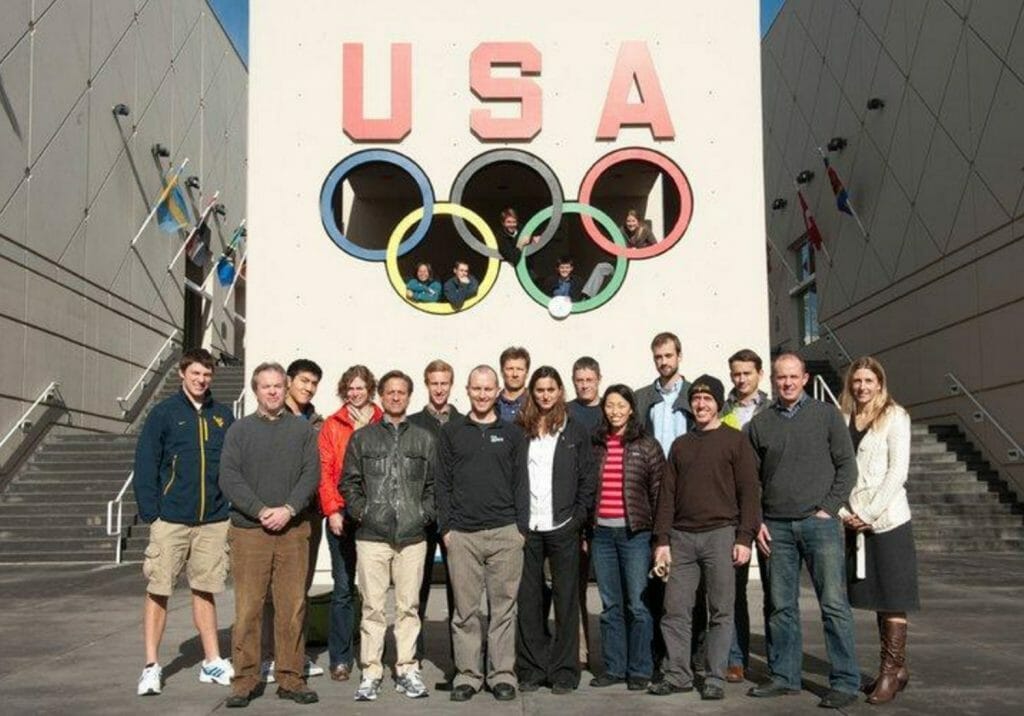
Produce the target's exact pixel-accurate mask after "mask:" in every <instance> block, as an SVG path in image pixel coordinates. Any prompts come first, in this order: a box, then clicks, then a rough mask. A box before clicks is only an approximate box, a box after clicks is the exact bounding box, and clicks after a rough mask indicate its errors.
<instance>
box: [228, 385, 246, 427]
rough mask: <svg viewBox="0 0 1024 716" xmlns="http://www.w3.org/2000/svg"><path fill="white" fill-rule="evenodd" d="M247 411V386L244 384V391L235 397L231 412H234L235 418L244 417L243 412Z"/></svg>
mask: <svg viewBox="0 0 1024 716" xmlns="http://www.w3.org/2000/svg"><path fill="white" fill-rule="evenodd" d="M244 411H245V386H242V391H241V392H240V393H239V394H238V397H237V398H235V402H234V403H232V404H231V412H232V414H234V416H235V419H236V420H237V419H238V418H240V417H242V413H243V412H244Z"/></svg>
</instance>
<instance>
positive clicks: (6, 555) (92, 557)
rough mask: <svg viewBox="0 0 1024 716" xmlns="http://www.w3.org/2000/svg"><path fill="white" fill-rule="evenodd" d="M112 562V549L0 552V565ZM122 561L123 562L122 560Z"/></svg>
mask: <svg viewBox="0 0 1024 716" xmlns="http://www.w3.org/2000/svg"><path fill="white" fill-rule="evenodd" d="M113 561H114V550H113V549H109V550H107V549H98V550H78V551H76V552H68V551H67V550H53V551H31V550H30V551H22V552H14V551H11V552H0V564H31V563H33V562H47V563H56V562H62V563H69V564H105V563H112V562H113ZM122 561H124V560H122Z"/></svg>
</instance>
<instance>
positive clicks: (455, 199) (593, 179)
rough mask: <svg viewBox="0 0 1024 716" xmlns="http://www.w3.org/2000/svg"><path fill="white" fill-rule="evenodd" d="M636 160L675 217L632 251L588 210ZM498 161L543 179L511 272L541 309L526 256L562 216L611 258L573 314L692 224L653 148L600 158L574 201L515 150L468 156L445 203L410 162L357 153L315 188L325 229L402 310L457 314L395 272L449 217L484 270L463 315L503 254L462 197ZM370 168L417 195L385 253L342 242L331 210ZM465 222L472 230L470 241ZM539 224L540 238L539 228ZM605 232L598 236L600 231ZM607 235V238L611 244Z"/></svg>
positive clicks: (670, 172) (676, 177)
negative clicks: (542, 194)
mask: <svg viewBox="0 0 1024 716" xmlns="http://www.w3.org/2000/svg"><path fill="white" fill-rule="evenodd" d="M630 161H639V162H644V163H647V164H651V165H653V166H654V167H656V168H657V169H658V170H660V171H661V173H662V174H663V175H664V176H665V177H667V179H668V180H670V181H671V182H672V184H674V186H675V190H676V192H677V194H678V198H677V200H676V201H677V203H678V207H679V213H678V216H677V217H676V220H675V223H674V224H673V225H672V227H671V228H670V229H668V231H667V232H666V234H665V237H664V238H663V239H662V240H661V241H659V242H657V243H655V244H653V245H650V246H643V247H631V246H630V245H629V243H628V241H627V239H626V235H625V233H624V232H623V230H622V228H621V227H620V226H619V225H618V224H617V223H616V222H615V221H614V220H613V219H612V218H611V217H610V216H608V215H607V214H606V213H605V212H603V211H602V210H601V209H599V208H597V207H596V206H593V205H592V204H591V203H590V201H591V198H592V196H593V193H594V187H595V186H596V185H597V183H598V181H599V180H600V179H601V177H602V176H603V175H605V174H606V173H607V172H609V171H611V170H612V169H613V168H614V167H616V166H617V165H620V164H622V163H624V162H630ZM499 162H505V163H512V164H520V165H522V166H524V167H526V168H527V169H530V170H532V171H533V172H535V173H536V174H537V175H539V176H540V178H541V179H542V180H543V182H544V184H545V185H546V186H547V189H548V192H549V193H550V195H551V205H550V206H548V207H547V208H545V209H542V210H540V211H538V212H537V213H536V214H534V215H533V216H531V217H530V218H529V219H528V220H527V221H526V223H525V224H523V226H522V227H521V230H520V235H523V236H536V237H537V238H536V240H535V242H534V243H531V244H527V245H526V246H525V247H524V248H523V249H522V254H521V258H520V260H519V263H518V264H517V266H516V267H515V270H516V276H517V278H518V279H519V282H520V284H521V285H522V287H523V289H524V290H525V291H526V294H527V295H528V296H530V298H532V299H533V300H534V301H535V302H537V303H538V304H539V305H541V306H543V307H544V308H547V307H548V303H549V302H550V301H551V297H550V296H548V295H547V294H546V293H544V292H543V291H541V289H540V288H539V287H538V286H537V284H536V282H535V281H534V278H533V277H532V276H531V274H530V271H529V269H528V267H527V258H528V257H530V256H531V255H533V254H535V253H537V252H538V251H540V250H541V249H543V248H544V247H545V246H547V244H548V243H549V242H550V241H551V240H552V239H553V238H554V236H555V233H556V232H557V231H558V228H559V225H560V224H561V221H562V217H563V216H564V215H566V214H569V215H572V214H577V215H579V217H580V220H581V222H582V224H583V230H584V233H585V235H586V236H587V238H589V239H590V240H591V241H593V242H594V243H595V244H596V245H597V246H598V247H599V248H600V249H601V250H602V251H604V252H606V253H608V254H611V255H612V256H614V257H615V266H614V269H613V270H612V274H611V277H610V279H609V280H608V281H607V282H606V283H605V285H603V286H602V288H601V289H600V290H599V291H598V292H597V293H596V294H594V295H593V296H590V297H587V298H584V299H583V300H580V301H575V302H573V304H572V313H584V312H586V311H591V310H593V309H595V308H599V307H600V306H603V305H604V304H605V303H607V302H608V301H609V300H610V299H611V298H612V297H613V296H614V295H615V294H616V293H617V292H618V290H619V288H621V286H622V284H623V282H624V281H625V278H626V271H627V267H628V263H629V261H630V260H631V259H632V260H644V259H650V258H654V257H656V256H660V255H661V254H663V253H665V252H666V251H668V250H669V249H671V248H672V247H673V246H675V245H676V244H677V243H679V241H680V240H681V239H682V238H683V235H684V234H685V233H686V230H687V228H688V227H689V225H690V220H691V219H692V218H693V191H692V189H691V187H690V182H689V180H688V179H687V177H686V174H684V173H683V170H682V169H680V168H679V167H678V166H677V165H676V163H675V162H673V161H672V160H671V159H669V158H668V157H667V156H665V155H664V154H662V153H661V152H658V151H656V150H653V149H646V148H642V147H629V148H625V149H617V150H614V151H611V152H609V153H608V154H606V155H604V156H603V157H601V158H600V159H599V160H598V161H597V162H595V163H594V165H593V166H592V167H591V168H590V169H589V170H588V171H587V173H586V175H585V176H584V177H583V180H582V182H581V183H580V187H579V190H578V192H577V197H578V198H577V199H576V200H575V201H572V200H568V201H567V200H566V198H565V194H564V192H563V190H562V185H561V183H560V182H559V180H558V177H557V176H556V175H555V173H554V171H552V169H551V167H549V166H548V165H547V164H546V163H545V162H544V161H543V160H542V159H540V157H537V156H536V155H534V154H530V153H529V152H526V151H523V150H521V149H507V148H506V149H494V150H491V151H488V152H484V153H483V154H480V155H478V156H477V157H474V158H473V159H472V160H470V162H469V163H468V164H466V166H464V167H463V168H462V169H461V170H460V171H459V173H458V175H457V176H456V177H455V181H454V182H453V183H452V188H451V190H450V192H449V194H448V195H449V201H440V202H439V201H437V199H436V195H435V192H434V188H433V185H432V184H431V183H430V179H429V178H428V177H427V175H426V172H424V171H423V169H422V168H421V167H420V166H419V165H418V164H416V162H414V161H413V160H412V159H410V158H409V157H407V156H405V155H404V154H401V153H399V152H395V151H392V150H388V149H366V150H362V151H358V152H355V153H353V154H350V155H349V156H347V157H345V158H344V159H342V160H341V161H340V162H338V163H337V164H336V165H335V166H334V167H333V168H332V169H331V171H330V172H329V173H328V175H327V178H326V179H325V180H324V184H323V187H322V188H321V190H320V217H321V221H322V222H323V226H324V230H325V231H326V232H327V235H328V236H329V237H330V238H331V240H332V241H333V242H334V243H335V244H336V245H337V246H338V248H340V249H341V250H342V251H344V252H345V253H347V254H349V255H350V256H353V257H355V258H358V259H362V260H365V261H375V262H384V264H385V266H386V269H387V276H388V280H389V281H390V282H391V285H392V286H393V287H394V289H395V291H396V293H398V295H399V296H400V297H401V299H402V300H403V301H405V302H406V303H407V304H409V305H411V306H413V307H415V308H417V309H419V310H421V311H425V312H427V313H434V314H450V313H455V309H454V308H453V307H452V306H451V305H450V304H447V303H421V302H417V301H413V300H412V299H410V298H408V297H407V296H406V287H405V282H404V280H403V279H402V275H401V271H400V270H399V266H398V259H399V257H401V256H405V255H406V254H408V253H409V252H410V251H412V250H413V249H415V248H416V247H417V246H419V245H420V244H421V243H422V242H423V240H424V239H425V238H426V236H427V233H428V232H429V231H430V227H431V224H432V222H433V220H434V217H435V215H438V216H450V217H451V219H452V222H453V224H454V227H455V230H456V232H457V234H458V236H459V238H460V239H462V241H463V242H464V243H465V244H466V246H468V247H469V248H470V249H471V250H472V251H474V252H475V253H477V254H480V255H481V256H484V257H485V258H486V259H487V268H486V270H485V272H484V276H483V278H482V279H481V280H480V287H479V289H478V290H477V293H476V295H475V296H473V297H472V298H470V299H468V300H467V301H466V302H465V303H464V304H462V307H461V309H460V312H461V311H465V310H467V309H469V308H471V307H473V306H474V305H476V304H477V303H479V302H480V301H482V300H483V299H484V298H485V297H486V296H487V294H488V293H489V292H490V290H491V289H492V288H493V287H494V284H495V282H496V281H497V279H498V269H499V267H500V264H501V254H500V253H499V251H498V239H497V237H496V236H495V233H494V230H493V229H492V228H491V227H490V226H489V225H488V223H487V222H486V221H485V220H484V219H483V218H482V217H481V216H480V215H479V214H477V213H476V212H474V211H473V210H472V209H470V208H469V207H466V206H464V205H463V204H462V203H461V202H462V198H463V195H464V193H465V190H466V187H467V185H468V184H469V182H470V180H471V179H472V178H473V176H474V175H476V174H477V173H478V172H480V171H481V170H482V169H484V168H486V167H488V166H490V165H492V164H497V163H499ZM371 163H384V164H389V165H391V166H393V167H394V168H396V169H399V170H401V171H403V172H405V173H406V174H407V175H408V176H409V177H410V178H411V179H412V181H413V183H414V184H415V185H416V187H417V189H418V190H419V194H420V200H421V202H422V206H420V208H418V209H414V210H413V211H411V212H410V213H409V214H407V215H406V216H405V217H404V218H402V219H401V221H399V222H398V224H397V225H396V226H395V228H394V229H393V230H392V232H391V235H390V237H389V238H388V241H387V245H386V248H384V249H371V248H366V247H364V246H360V245H359V244H357V243H355V242H353V241H352V240H351V239H350V238H348V237H347V236H345V234H344V232H343V231H342V229H341V228H340V227H339V226H338V222H337V217H336V215H335V210H334V198H335V194H336V192H337V191H338V188H339V187H340V186H341V184H342V182H344V181H345V179H346V178H347V177H348V176H349V175H350V174H351V173H352V172H353V171H355V170H356V169H358V168H359V167H361V166H364V165H367V164H371ZM467 223H468V224H469V225H470V226H472V227H473V229H475V231H476V234H478V235H479V237H478V236H477V235H475V234H474V233H473V232H472V231H470V229H469V226H467ZM541 225H544V229H543V230H542V231H541V232H540V234H539V235H538V234H536V231H537V229H539V228H540V227H541ZM598 225H600V227H601V229H603V230H604V232H605V233H607V236H605V233H602V231H601V230H600V229H598ZM608 237H611V238H610V239H609V238H608Z"/></svg>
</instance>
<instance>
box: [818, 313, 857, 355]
mask: <svg viewBox="0 0 1024 716" xmlns="http://www.w3.org/2000/svg"><path fill="white" fill-rule="evenodd" d="M818 325H819V326H821V327H822V328H824V329H825V332H826V333H828V339H829V340H830V341H832V342H833V343H835V344H836V347H837V348H838V349H839V352H840V353H842V355H843V358H845V359H846V362H847V363H853V357H852V356H851V355H850V352H849V351H848V350H846V346H844V345H843V342H842V341H841V340H839V336H837V335H836V334H835V332H834V331H833V330H832V329H831V328H829V327H828V324H827V323H825V322H824V321H818Z"/></svg>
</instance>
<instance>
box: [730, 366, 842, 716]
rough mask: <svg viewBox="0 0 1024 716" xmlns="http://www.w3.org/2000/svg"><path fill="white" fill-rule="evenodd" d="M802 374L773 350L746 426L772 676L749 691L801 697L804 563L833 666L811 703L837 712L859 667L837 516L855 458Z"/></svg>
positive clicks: (834, 416) (831, 410)
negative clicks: (768, 385)
mask: <svg viewBox="0 0 1024 716" xmlns="http://www.w3.org/2000/svg"><path fill="white" fill-rule="evenodd" d="M808 377H809V376H808V375H807V370H806V367H805V366H804V362H803V359H802V358H800V356H798V355H795V354H793V353H783V354H782V355H780V356H778V357H777V358H776V359H775V360H774V362H773V363H772V384H773V385H774V386H775V398H776V399H775V401H774V402H773V403H772V404H771V406H770V407H769V408H768V409H767V410H764V411H763V412H761V413H759V414H758V415H757V416H756V417H755V418H754V419H753V420H752V421H751V422H750V441H751V443H752V444H753V446H754V451H755V452H756V453H757V455H758V457H759V458H760V460H761V463H760V472H761V486H762V498H761V506H762V509H763V511H764V524H763V525H761V528H760V530H759V531H758V535H757V546H758V549H760V550H761V553H762V554H763V555H764V557H765V558H766V559H767V560H768V584H767V587H768V590H769V591H770V593H771V602H772V608H771V615H770V617H769V629H768V636H769V641H768V667H769V670H770V671H771V675H772V678H771V681H769V682H767V683H766V684H762V685H761V686H757V687H755V688H753V689H751V690H750V692H749V693H750V695H751V696H755V697H759V698H766V697H774V696H784V695H788V694H798V693H800V669H801V665H802V663H803V640H802V637H801V633H800V565H801V564H802V563H803V562H806V563H807V571H808V572H810V575H811V581H812V582H813V583H814V591H815V593H816V594H817V597H818V604H819V606H820V607H821V620H822V622H823V624H824V627H825V648H826V650H827V652H828V658H829V661H830V662H831V665H832V669H831V673H830V674H829V686H830V690H829V692H828V693H826V694H825V696H824V697H822V699H821V702H820V703H819V706H822V707H824V708H844V707H846V706H849V705H850V704H852V703H853V702H855V701H856V700H857V691H858V689H859V688H860V672H859V670H858V668H857V655H856V653H855V650H854V641H853V614H852V613H851V611H850V603H849V601H848V600H847V596H846V565H845V556H844V549H843V530H842V526H843V525H842V522H841V521H840V520H839V519H838V514H839V508H840V507H841V506H842V505H843V504H844V503H845V502H846V500H847V498H848V497H849V496H850V490H851V489H853V485H854V483H855V482H856V481H857V461H856V455H855V453H854V451H853V443H852V442H851V441H850V433H849V430H848V429H847V427H846V424H845V423H844V422H843V418H842V416H841V415H840V414H839V411H838V410H837V409H836V408H835V406H832V405H828V404H826V403H822V402H820V401H817V400H812V399H811V398H809V397H808V396H807V393H805V392H804V386H805V385H807V380H808Z"/></svg>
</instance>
